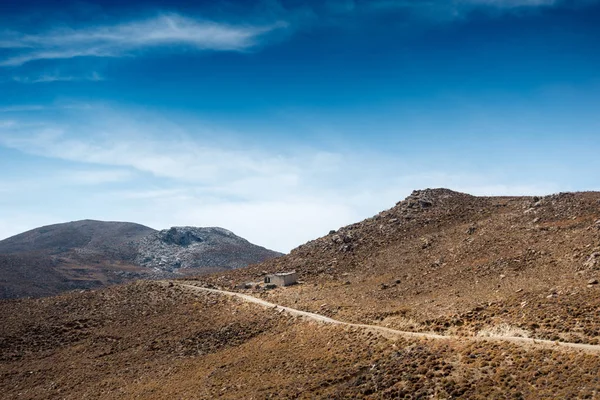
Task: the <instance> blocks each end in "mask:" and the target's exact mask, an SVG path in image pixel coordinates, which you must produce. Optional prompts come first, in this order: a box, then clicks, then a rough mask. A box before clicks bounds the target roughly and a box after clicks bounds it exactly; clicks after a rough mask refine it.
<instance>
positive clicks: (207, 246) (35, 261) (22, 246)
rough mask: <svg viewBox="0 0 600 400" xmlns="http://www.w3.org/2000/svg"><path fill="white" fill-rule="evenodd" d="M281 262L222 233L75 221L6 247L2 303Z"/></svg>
mask: <svg viewBox="0 0 600 400" xmlns="http://www.w3.org/2000/svg"><path fill="white" fill-rule="evenodd" d="M279 255H280V253H277V252H274V251H270V250H267V249H265V248H263V247H260V246H256V245H253V244H251V243H249V242H248V241H247V240H245V239H242V238H240V237H238V236H236V235H234V234H233V233H231V232H229V231H227V230H225V229H222V228H192V227H174V228H171V229H168V230H164V231H155V230H154V229H151V228H148V227H146V226H143V225H139V224H133V223H128V222H103V221H92V220H84V221H76V222H69V223H64V224H57V225H50V226H45V227H42V228H38V229H34V230H31V231H28V232H25V233H22V234H19V235H16V236H13V237H11V238H8V239H5V240H2V241H0V298H15V297H22V296H47V295H52V294H57V293H60V292H62V291H65V290H73V289H91V288H98V287H102V286H105V285H109V284H115V283H122V282H126V281H129V280H132V279H140V278H153V279H156V278H164V277H172V276H181V275H185V274H187V273H190V272H191V271H193V272H194V273H196V274H197V273H198V272H212V271H223V270H227V269H231V268H239V267H242V266H246V265H248V264H251V263H257V262H261V261H264V260H267V259H269V258H272V257H276V256H279Z"/></svg>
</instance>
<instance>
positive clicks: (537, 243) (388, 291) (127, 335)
mask: <svg viewBox="0 0 600 400" xmlns="http://www.w3.org/2000/svg"><path fill="white" fill-rule="evenodd" d="M151 235H154V236H153V239H152V240H150V239H147V238H149V237H152V236H148V237H145V239H142V240H143V241H146V240H148V241H149V242H151V243H154V244H152V246H155V243H156V240H158V239H157V238H160V240H159V242H158V243H159V245H158V247H161V248H162V247H163V246H164V247H165V248H168V246H171V245H175V244H176V245H177V246H181V247H186V246H188V247H189V246H192V247H193V246H194V243H200V244H201V243H203V242H202V241H198V240H197V239H194V237H196V236H197V234H196V233H195V232H194V231H193V230H192V231H189V230H187V229H183V230H176V231H173V232H171V233H168V231H163V233H162V234H160V235H159V234H158V233H157V232H154V233H152V234H151ZM203 240H204V239H203ZM177 257H179V260H180V261H181V263H182V265H183V263H184V262H185V259H184V257H182V256H177ZM161 259H162V258H161ZM153 260H154V261H152V260H149V262H156V259H153ZM167 260H170V259H168V258H167ZM169 262H170V261H169ZM158 267H160V261H159V265H158ZM144 268H149V267H144ZM150 268H155V267H150ZM182 269H184V268H182ZM290 270H295V271H297V272H298V274H299V282H298V284H297V285H293V286H289V287H285V288H275V289H267V288H266V287H265V286H264V285H263V284H261V283H260V282H261V281H262V277H263V276H264V275H265V274H268V273H273V272H283V271H290ZM599 279H600V193H597V192H582V193H560V194H555V195H549V196H543V197H537V196H527V197H477V196H471V195H468V194H464V193H458V192H454V191H451V190H448V189H426V190H419V191H415V192H413V193H412V194H411V195H410V196H408V197H407V198H406V199H405V200H403V201H401V202H399V203H397V204H396V205H395V206H394V207H392V208H390V209H389V210H385V211H382V212H381V213H379V214H377V215H375V216H373V217H372V218H368V219H366V220H364V221H361V222H358V223H356V224H352V225H349V226H346V227H342V228H340V229H337V230H335V231H331V232H330V233H329V234H327V235H325V236H323V237H321V238H318V239H315V240H313V241H311V242H308V243H306V244H304V245H302V246H300V247H298V248H296V249H294V250H293V251H292V252H291V253H290V254H287V255H284V256H282V257H279V258H275V259H269V260H267V261H264V262H262V263H260V264H254V265H250V266H247V267H244V268H239V269H232V270H228V271H222V272H219V273H215V274H209V275H200V276H197V277H191V276H188V277H185V278H182V279H178V280H171V281H158V282H156V281H148V280H144V281H139V282H131V283H127V284H124V285H117V286H112V287H108V288H104V289H100V290H96V291H84V292H69V293H64V294H61V295H58V296H55V297H50V298H43V299H17V300H5V301H0V320H2V321H3V323H2V324H0V386H2V387H4V388H6V390H5V392H4V395H5V396H6V397H7V398H18V397H23V396H26V397H27V398H31V399H59V398H61V399H62V398H66V399H77V398H87V397H93V398H100V399H113V398H147V399H161V398H198V399H210V398H217V397H218V398H224V399H237V398H282V399H286V398H365V399H387V398H413V399H421V398H437V399H453V398H465V399H481V398H486V399H487V398H490V399H504V398H512V399H540V398H594V396H597V390H598V387H599V384H600V381H599V377H600V323H599V322H598V310H600V284H598V282H599ZM250 282H252V285H247V286H246V287H248V289H236V287H240V286H239V284H240V283H250ZM215 289H221V290H226V291H235V292H238V294H239V295H242V296H237V297H233V296H232V294H231V293H229V294H227V293H222V292H221V293H219V292H218V291H217V292H216V291H215ZM243 296H245V297H243ZM252 299H254V300H253V301H254V302H255V303H258V304H254V303H251V302H250V301H251V300H252ZM266 302H269V303H271V304H269V303H266ZM284 307H289V308H288V309H285V308H284ZM290 309H296V310H301V311H305V312H306V311H308V312H312V313H316V314H318V316H320V317H318V316H317V317H318V318H314V319H309V318H307V317H305V316H304V317H303V316H301V315H302V314H299V313H295V314H292V313H291V312H290ZM304 315H305V314H304ZM325 317H328V318H334V319H335V320H338V321H345V322H351V323H355V324H356V325H343V324H335V323H332V322H331V320H328V319H327V318H325ZM317 321H320V322H317ZM374 327H377V329H375V328H374ZM398 331H404V332H409V333H402V332H398ZM424 334H427V335H424ZM526 338H530V339H532V340H527V339H526ZM543 340H546V341H543ZM577 346H579V347H577Z"/></svg>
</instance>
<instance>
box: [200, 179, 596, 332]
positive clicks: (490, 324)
mask: <svg viewBox="0 0 600 400" xmlns="http://www.w3.org/2000/svg"><path fill="white" fill-rule="evenodd" d="M286 270H296V271H298V272H299V275H300V280H301V281H303V284H302V285H298V286H295V287H289V288H286V289H285V290H274V291H265V290H264V289H260V290H252V291H250V292H255V294H257V295H260V296H263V297H264V298H265V299H268V300H269V301H272V302H275V303H278V304H283V305H289V306H294V307H296V308H301V309H305V310H307V311H313V312H319V313H321V314H325V315H328V316H334V317H336V318H340V319H343V320H347V321H355V322H362V323H374V324H380V325H384V326H390V327H395V328H403V329H406V328H409V329H410V330H421V331H435V332H439V333H444V332H461V333H463V334H466V335H473V334H477V333H478V332H480V331H481V332H485V331H486V330H489V329H500V327H504V328H505V329H508V328H507V326H510V327H512V328H511V329H514V330H519V331H521V332H522V334H524V335H529V336H531V337H539V338H544V339H553V340H554V339H561V340H567V341H581V342H586V343H597V342H598V340H599V339H600V325H598V322H597V315H598V310H599V309H600V285H599V284H597V283H596V282H598V280H599V279H600V193H597V192H587V193H561V194H556V195H550V196H545V197H476V196H470V195H467V194H463V193H457V192H453V191H450V190H447V189H431V190H422V191H415V192H413V194H412V195H411V196H409V197H408V198H407V199H405V200H404V201H401V202H399V203H398V204H397V205H396V206H395V207H393V208H391V209H389V210H386V211H383V212H381V213H379V214H378V215H376V216H374V217H372V218H369V219H367V220H365V221H362V222H360V223H356V224H353V225H349V226H347V227H343V228H341V229H339V230H338V231H335V232H331V233H330V234H328V235H327V236H324V237H322V238H319V239H317V240H314V241H311V242H309V243H307V244H305V245H302V246H300V247H298V248H297V249H295V250H293V251H291V252H290V254H288V255H286V256H283V257H281V258H278V259H275V260H271V261H267V262H265V263H262V264H260V265H255V266H251V267H249V268H245V269H242V270H238V271H232V272H231V273H229V274H227V275H214V276H212V277H210V278H209V279H207V278H202V280H204V281H205V282H206V283H210V284H213V285H216V286H219V287H223V288H231V287H233V286H235V285H236V284H238V283H240V282H246V281H249V282H256V281H260V280H261V277H262V276H263V275H264V274H265V273H267V272H276V271H286ZM482 334H483V333H482Z"/></svg>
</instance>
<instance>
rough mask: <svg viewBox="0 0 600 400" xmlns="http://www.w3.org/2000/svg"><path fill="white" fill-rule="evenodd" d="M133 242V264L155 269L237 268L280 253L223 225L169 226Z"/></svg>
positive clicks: (162, 270) (172, 270)
mask: <svg viewBox="0 0 600 400" xmlns="http://www.w3.org/2000/svg"><path fill="white" fill-rule="evenodd" d="M136 244H137V257H136V258H135V263H136V264H138V265H141V266H144V267H147V268H152V269H154V270H155V271H157V272H178V271H181V270H186V269H194V268H205V269H206V268H215V269H224V268H229V269H233V268H241V267H245V266H247V265H249V264H252V263H257V262H260V261H264V260H268V259H270V258H273V257H278V256H280V255H282V254H281V253H277V252H274V251H272V250H267V249H265V248H264V247H259V246H255V245H253V244H251V243H250V242H248V241H247V240H245V239H242V238H241V237H239V236H236V235H234V234H233V232H230V231H228V230H227V229H223V228H194V227H189V226H186V227H177V228H171V229H167V230H163V231H160V232H155V233H152V234H150V235H148V236H145V237H144V238H142V239H141V240H139V241H138V243H136ZM191 272H193V271H191Z"/></svg>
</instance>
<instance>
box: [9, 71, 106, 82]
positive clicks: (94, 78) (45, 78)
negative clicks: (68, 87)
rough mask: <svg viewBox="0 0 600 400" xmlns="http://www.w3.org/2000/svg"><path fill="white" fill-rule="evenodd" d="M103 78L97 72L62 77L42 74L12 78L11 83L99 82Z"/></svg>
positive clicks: (55, 74) (58, 74)
mask: <svg viewBox="0 0 600 400" xmlns="http://www.w3.org/2000/svg"><path fill="white" fill-rule="evenodd" d="M103 80H104V77H103V76H102V75H100V74H99V73H97V72H95V71H94V72H92V73H90V74H87V75H80V76H77V75H62V74H60V73H52V74H42V75H38V76H33V77H30V76H13V77H12V81H14V82H19V83H25V84H33V83H50V82H81V81H90V82H100V81H103Z"/></svg>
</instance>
